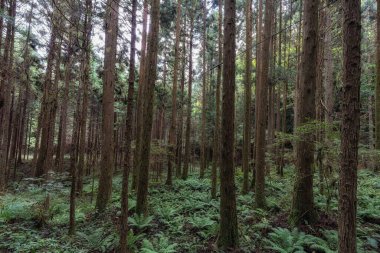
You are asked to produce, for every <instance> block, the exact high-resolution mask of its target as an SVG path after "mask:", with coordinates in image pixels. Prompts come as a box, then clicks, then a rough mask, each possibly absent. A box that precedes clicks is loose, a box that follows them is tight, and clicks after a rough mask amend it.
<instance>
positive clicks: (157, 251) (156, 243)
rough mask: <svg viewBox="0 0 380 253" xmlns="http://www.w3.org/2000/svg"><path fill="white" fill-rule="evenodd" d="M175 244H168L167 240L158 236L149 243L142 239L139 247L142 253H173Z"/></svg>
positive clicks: (160, 235)
mask: <svg viewBox="0 0 380 253" xmlns="http://www.w3.org/2000/svg"><path fill="white" fill-rule="evenodd" d="M176 247H177V243H170V242H169V239H168V238H166V237H165V236H163V235H162V234H159V236H158V237H157V238H155V239H153V242H150V241H148V240H146V239H144V241H143V243H142V247H141V249H140V250H141V252H142V253H175V252H177V251H176Z"/></svg>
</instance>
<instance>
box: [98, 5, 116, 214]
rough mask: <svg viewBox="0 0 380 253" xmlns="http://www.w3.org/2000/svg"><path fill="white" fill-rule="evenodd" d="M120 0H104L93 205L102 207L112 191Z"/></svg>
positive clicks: (103, 209) (104, 206)
mask: <svg viewBox="0 0 380 253" xmlns="http://www.w3.org/2000/svg"><path fill="white" fill-rule="evenodd" d="M119 3H120V0H107V10H106V16H105V19H106V20H105V22H106V36H105V52H104V74H103V122H102V123H103V124H102V125H103V129H102V160H101V173H100V178H99V189H98V196H97V199H96V209H97V210H98V211H99V212H103V211H105V209H106V207H107V204H108V202H109V200H110V198H111V193H112V176H113V169H114V140H113V129H114V86H115V74H116V73H115V72H116V68H115V64H116V51H117V30H118V19H119V12H118V9H119Z"/></svg>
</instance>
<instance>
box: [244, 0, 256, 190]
mask: <svg viewBox="0 0 380 253" xmlns="http://www.w3.org/2000/svg"><path fill="white" fill-rule="evenodd" d="M245 11H246V14H245V15H246V18H245V20H246V21H245V23H246V33H245V41H246V42H245V44H246V48H247V51H246V55H245V80H244V86H245V87H244V132H243V173H244V176H243V189H242V193H243V194H247V193H248V190H249V189H248V188H249V159H250V157H251V155H250V147H251V99H252V87H251V85H252V48H251V47H252V43H253V42H252V0H247V2H246V6H245Z"/></svg>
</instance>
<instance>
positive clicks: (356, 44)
mask: <svg viewBox="0 0 380 253" xmlns="http://www.w3.org/2000/svg"><path fill="white" fill-rule="evenodd" d="M342 5H343V18H344V19H343V101H342V132H341V138H342V143H341V154H342V156H341V162H340V173H339V208H338V210H339V212H338V213H339V219H338V235H339V247H338V252H340V253H355V252H356V208H357V197H356V193H357V166H358V142H359V130H360V75H361V68H360V59H361V52H360V42H361V12H360V1H358V0H345V1H343V2H342Z"/></svg>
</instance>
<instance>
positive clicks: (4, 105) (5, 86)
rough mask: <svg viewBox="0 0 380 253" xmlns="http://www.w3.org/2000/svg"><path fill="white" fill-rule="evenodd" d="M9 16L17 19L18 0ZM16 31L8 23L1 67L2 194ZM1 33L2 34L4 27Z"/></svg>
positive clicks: (0, 182) (9, 8) (5, 171)
mask: <svg viewBox="0 0 380 253" xmlns="http://www.w3.org/2000/svg"><path fill="white" fill-rule="evenodd" d="M4 7H5V3H4V2H2V8H3V9H4ZM8 16H9V17H12V18H11V20H13V18H14V17H16V0H13V1H9V7H8ZM2 18H3V17H2ZM2 20H3V19H2ZM2 22H3V21H2ZM2 26H3V25H2ZM14 31H15V23H14V22H11V21H8V22H7V25H6V36H5V42H4V50H3V55H2V57H1V58H2V62H3V63H4V64H1V67H0V192H2V191H4V190H5V188H6V187H5V186H6V184H7V182H6V179H7V177H8V144H9V137H10V136H9V134H8V133H9V129H10V124H9V121H10V117H11V115H10V114H11V113H10V111H11V99H10V98H11V91H12V81H11V80H12V77H11V73H12V69H13V45H14V38H15V36H14ZM0 32H2V27H1V29H0ZM0 37H2V36H0ZM0 45H1V44H0Z"/></svg>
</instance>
